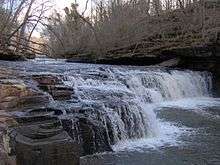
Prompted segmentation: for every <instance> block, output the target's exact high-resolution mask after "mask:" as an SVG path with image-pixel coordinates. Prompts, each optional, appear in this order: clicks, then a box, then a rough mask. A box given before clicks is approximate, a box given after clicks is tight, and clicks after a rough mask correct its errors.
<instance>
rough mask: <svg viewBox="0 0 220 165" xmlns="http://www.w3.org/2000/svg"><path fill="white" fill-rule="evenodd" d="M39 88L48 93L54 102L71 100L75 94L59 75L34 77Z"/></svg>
mask: <svg viewBox="0 0 220 165" xmlns="http://www.w3.org/2000/svg"><path fill="white" fill-rule="evenodd" d="M32 77H33V79H34V80H35V81H37V83H38V87H39V88H40V89H42V90H44V91H46V92H48V93H49V94H50V95H51V96H52V97H53V99H54V100H69V99H71V96H72V94H73V89H72V88H69V87H67V86H65V85H64V84H63V82H62V80H61V78H62V76H59V75H33V76H32Z"/></svg>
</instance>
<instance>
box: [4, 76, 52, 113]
mask: <svg viewBox="0 0 220 165" xmlns="http://www.w3.org/2000/svg"><path fill="white" fill-rule="evenodd" d="M0 91H1V93H0V110H1V109H4V110H10V111H11V110H17V108H26V107H35V106H43V105H46V104H47V103H49V96H48V95H46V94H45V93H43V92H41V91H40V90H37V89H34V88H31V87H29V86H28V85H27V84H25V83H24V82H23V81H20V80H15V79H5V80H0Z"/></svg>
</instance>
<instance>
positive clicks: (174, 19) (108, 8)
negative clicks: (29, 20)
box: [47, 0, 220, 55]
mask: <svg viewBox="0 0 220 165" xmlns="http://www.w3.org/2000/svg"><path fill="white" fill-rule="evenodd" d="M88 2H89V1H87V6H86V8H88ZM93 3H95V7H94V6H93V8H92V9H91V16H90V17H86V16H85V15H84V13H85V12H83V13H82V14H81V13H80V12H79V11H78V8H77V4H72V7H71V8H66V9H65V18H62V17H61V16H60V15H59V14H57V13H56V14H54V15H53V18H52V19H50V20H49V25H48V28H47V33H48V34H49V38H48V43H49V45H50V46H51V47H52V48H53V49H54V50H55V52H57V53H56V54H63V55H64V54H72V55H74V54H82V53H94V54H96V55H104V54H106V53H107V52H108V51H110V50H114V49H120V48H122V47H129V46H132V45H136V46H134V48H133V50H132V51H135V49H136V48H137V47H140V46H141V45H144V44H146V43H147V42H153V41H157V40H160V41H163V40H164V41H166V40H175V39H176V38H178V39H179V38H182V39H183V40H184V38H187V39H188V38H190V40H196V39H197V38H199V39H200V40H203V39H204V38H205V36H206V35H205V34H207V33H206V31H209V30H210V29H217V28H218V27H220V20H219V19H220V18H219V15H220V10H219V9H220V5H219V4H220V3H219V1H218V0H212V1H208V0H126V1H125V0H96V1H93ZM147 45H148V46H147V47H150V45H149V44H147ZM145 48H146V46H145Z"/></svg>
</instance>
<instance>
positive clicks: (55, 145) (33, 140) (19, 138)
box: [15, 123, 79, 165]
mask: <svg viewBox="0 0 220 165" xmlns="http://www.w3.org/2000/svg"><path fill="white" fill-rule="evenodd" d="M16 134H17V135H16V137H15V142H16V160H17V161H16V163H17V165H39V164H41V165H54V164H57V165H67V164H68V165H78V164H79V155H77V154H78V153H79V151H78V149H79V147H78V145H77V144H76V143H75V142H74V141H73V139H72V138H70V136H69V135H68V134H67V133H66V132H65V131H64V130H63V129H62V127H60V126H59V125H57V124H56V123H44V124H42V123H41V124H35V125H27V126H22V127H18V128H17V130H16Z"/></svg>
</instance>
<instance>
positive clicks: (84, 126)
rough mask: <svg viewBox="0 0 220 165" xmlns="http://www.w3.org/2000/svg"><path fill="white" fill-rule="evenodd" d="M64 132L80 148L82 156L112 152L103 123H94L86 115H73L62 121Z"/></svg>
mask: <svg viewBox="0 0 220 165" xmlns="http://www.w3.org/2000/svg"><path fill="white" fill-rule="evenodd" d="M61 122H62V126H63V128H64V130H65V131H66V132H67V133H68V134H69V135H70V136H71V138H72V139H74V140H75V142H77V143H78V145H79V146H80V155H81V156H84V155H91V154H94V153H98V152H104V151H112V148H111V145H110V143H109V140H108V135H107V134H108V133H107V130H106V128H105V127H104V126H103V123H102V122H101V121H94V120H92V119H90V118H88V117H86V116H84V115H73V116H69V117H67V118H63V119H61Z"/></svg>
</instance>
